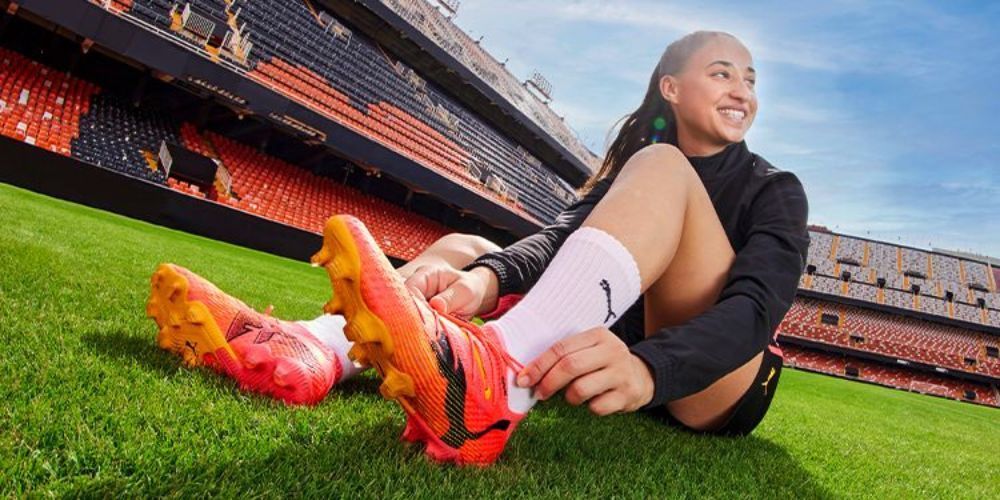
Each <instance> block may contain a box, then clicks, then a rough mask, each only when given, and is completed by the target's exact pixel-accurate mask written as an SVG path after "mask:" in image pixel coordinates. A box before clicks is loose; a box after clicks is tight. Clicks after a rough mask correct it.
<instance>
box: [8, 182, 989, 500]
mask: <svg viewBox="0 0 1000 500" xmlns="http://www.w3.org/2000/svg"><path fill="white" fill-rule="evenodd" d="M0 221H2V223H3V229H2V231H0V338H3V339H6V344H5V345H4V347H3V349H2V350H0V374H2V375H3V378H2V382H0V400H2V401H3V403H2V408H3V410H2V412H0V429H2V431H0V471H2V472H0V495H2V496H16V497H21V496H25V495H46V496H48V495H60V496H61V495H68V496H88V497H89V496H102V497H104V496H119V495H168V496H185V497H186V496H194V495H203V494H211V495H224V496H237V495H244V494H245V495H248V496H254V497H280V496H286V495H310V496H319V495H323V496H352V497H353V496H380V497H381V496H385V497H429V496H476V497H479V496H497V497H514V496H537V495H545V496H592V497H603V496H611V495H613V496H620V497H634V496H643V497H691V496H708V497H762V496H779V497H799V498H816V497H840V496H850V497H884V496H888V497H894V498H895V497H917V496H921V497H923V496H932V497H941V498H954V497H967V498H986V497H997V496H998V495H1000V491H998V490H997V487H998V486H997V473H998V471H1000V411H998V410H995V409H989V408H983V407H977V406H973V405H969V404H963V403H958V402H954V401H948V400H942V399H938V398H933V397H928V396H920V395H916V394H910V393H905V392H901V391H895V390H890V389H883V388H880V387H874V386H869V385H865V384H859V383H855V382H849V381H844V380H839V379H834V378H830V377H824V376H820V375H814V374H810V373H804V372H798V371H793V370H786V371H785V373H784V374H783V375H782V379H781V383H780V389H779V390H778V392H777V396H776V398H775V400H774V404H773V406H772V408H771V411H770V413H769V414H768V416H767V418H766V419H765V420H764V422H763V423H762V424H761V426H760V427H759V428H758V429H757V431H756V432H755V433H754V434H753V436H751V437H749V438H744V439H729V438H713V437H704V436H696V435H692V434H688V433H685V432H682V431H679V430H676V429H672V428H668V427H666V426H664V425H662V424H661V423H659V422H657V421H655V420H653V419H652V418H649V417H647V416H645V415H638V414H635V415H616V416H612V417H607V418H602V419H598V418H594V417H591V416H590V415H589V414H588V413H587V412H586V411H584V410H581V409H578V408H573V407H570V406H568V405H566V404H565V403H562V402H559V401H555V400H553V401H549V402H546V403H544V404H541V405H539V406H538V407H537V408H536V410H534V411H533V412H532V413H531V415H529V417H528V418H527V419H526V420H525V421H524V423H523V424H522V425H521V427H520V429H519V430H518V432H517V433H516V434H515V435H514V437H513V439H512V440H511V442H510V445H509V446H508V448H507V452H506V454H505V455H504V457H503V458H502V459H501V461H500V462H499V463H498V464H497V465H495V466H493V467H491V468H488V469H482V470H480V469H468V468H456V467H451V466H437V465H434V464H432V463H429V462H428V461H427V460H425V459H424V458H423V456H422V455H421V453H420V452H419V450H417V449H415V448H413V447H410V446H408V445H404V444H403V443H401V442H399V440H398V436H399V433H400V432H401V430H402V426H403V414H402V411H401V410H400V409H399V408H397V407H396V405H395V404H394V403H392V402H389V401H384V400H382V399H381V398H380V397H378V396H376V389H377V386H378V384H377V381H376V380H375V378H374V377H373V376H371V375H367V376H361V377H359V378H357V379H355V380H352V381H349V382H347V383H345V384H344V385H342V386H340V387H335V388H334V391H333V392H332V393H331V394H330V396H329V397H328V398H327V399H326V400H325V401H324V402H323V403H322V404H320V405H318V406H317V407H315V408H308V409H302V408H287V407H285V406H283V405H282V404H278V403H274V402H272V401H270V400H267V399H264V398H262V397H257V396H252V395H246V394H242V393H240V392H238V391H237V390H236V387H235V385H234V384H233V383H231V382H230V381H229V380H227V379H223V378H220V377H219V376H217V375H215V374H214V373H213V372H211V371H209V370H206V369H196V370H190V369H185V368H182V367H181V366H180V364H179V362H178V359H177V358H175V357H174V356H172V355H170V354H168V353H167V352H165V351H162V350H160V349H158V348H157V347H156V344H155V342H154V336H155V326H154V324H153V323H152V322H151V321H150V320H147V319H146V318H145V317H144V304H145V300H146V294H147V286H148V279H149V275H150V273H151V272H152V271H153V269H154V267H155V266H156V264H157V263H159V262H161V261H173V262H177V263H179V264H182V265H184V266H188V267H190V268H191V269H192V270H194V271H195V272H198V273H201V274H203V275H204V276H206V277H208V278H209V279H211V280H213V281H215V282H216V283H217V284H218V285H219V286H220V287H221V288H222V289H223V290H226V291H228V292H230V293H233V294H234V295H237V296H239V297H241V298H243V299H244V300H246V301H247V302H248V303H249V304H251V305H253V306H255V307H259V308H263V307H266V306H267V305H268V304H274V306H275V315H277V316H279V317H282V318H286V319H302V318H311V317H314V316H315V315H317V314H318V313H319V312H320V306H321V305H322V304H323V303H324V302H325V301H326V300H327V299H328V298H329V293H330V292H329V284H328V280H327V277H326V275H325V273H324V272H323V270H321V269H315V268H311V267H309V266H308V265H307V264H305V263H301V262H294V261H291V260H287V259H282V258H278V257H274V256H271V255H267V254H263V253H259V252H255V251H251V250H247V249H244V248H239V247H234V246H231V245H227V244H223V243H219V242H216V241H211V240H207V239H204V238H200V237H195V236H191V235H188V234H185V233H180V232H177V231H172V230H168V229H164V228H162V227H158V226H153V225H150V224H146V223H143V222H138V221H134V220H131V219H126V218H123V217H119V216H116V215H112V214H108V213H105V212H100V211H96V210H92V209H89V208H85V207H81V206H78V205H74V204H70V203H66V202H63V201H59V200H53V199H50V198H46V197H43V196H39V195H36V194H33V193H29V192H26V191H23V190H20V189H16V188H12V187H10V186H7V185H3V184H0Z"/></svg>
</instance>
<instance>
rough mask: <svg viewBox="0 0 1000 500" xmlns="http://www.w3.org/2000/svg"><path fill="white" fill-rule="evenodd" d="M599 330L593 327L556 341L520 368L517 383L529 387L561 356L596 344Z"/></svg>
mask: <svg viewBox="0 0 1000 500" xmlns="http://www.w3.org/2000/svg"><path fill="white" fill-rule="evenodd" d="M601 330H603V328H594V329H591V330H587V331H585V332H583V333H579V334H576V335H573V336H571V337H566V338H565V339H563V340H560V341H559V342H556V343H555V344H553V345H552V347H550V348H549V349H548V350H546V351H545V352H543V353H542V354H541V355H540V356H538V357H537V358H535V360H534V361H532V362H531V363H528V365H527V366H525V367H524V369H523V370H521V373H519V374H518V376H517V385H518V386H519V387H531V386H533V385H535V384H537V383H538V382H539V381H540V380H542V378H543V377H544V376H545V374H546V373H548V372H549V370H551V369H552V367H554V366H555V365H556V363H558V362H559V361H560V360H561V359H562V358H564V357H566V356H568V355H570V354H572V353H574V352H576V351H579V350H581V349H585V348H587V347H591V346H594V345H597V343H598V342H599V341H600V339H601ZM525 335H530V332H526V333H525Z"/></svg>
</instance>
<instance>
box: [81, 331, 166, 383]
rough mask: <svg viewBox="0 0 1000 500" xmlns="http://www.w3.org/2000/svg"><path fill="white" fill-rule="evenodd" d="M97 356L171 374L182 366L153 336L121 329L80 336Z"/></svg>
mask: <svg viewBox="0 0 1000 500" xmlns="http://www.w3.org/2000/svg"><path fill="white" fill-rule="evenodd" d="M80 338H81V340H83V343H84V344H86V345H87V346H89V347H90V348H91V349H92V350H93V351H94V352H96V353H97V354H98V355H99V356H102V357H105V358H110V359H114V360H117V361H120V362H129V363H138V364H139V365H140V366H141V367H143V368H145V369H147V370H149V371H152V372H158V373H161V374H164V375H172V374H174V373H177V370H178V369H179V368H180V367H181V366H182V365H181V362H180V358H178V357H177V356H174V355H172V354H169V353H168V352H166V351H164V350H162V349H160V348H159V347H157V345H156V340H155V337H153V336H150V337H137V336H135V335H129V334H127V333H125V332H123V331H116V332H88V333H85V334H83V335H82V336H81V337H80Z"/></svg>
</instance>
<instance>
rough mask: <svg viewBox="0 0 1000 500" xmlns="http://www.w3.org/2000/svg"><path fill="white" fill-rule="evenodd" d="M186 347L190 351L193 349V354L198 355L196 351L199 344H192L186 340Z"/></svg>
mask: <svg viewBox="0 0 1000 500" xmlns="http://www.w3.org/2000/svg"><path fill="white" fill-rule="evenodd" d="M184 347H187V348H188V349H191V352H192V353H193V354H195V355H197V354H198V350H197V349H195V348H196V347H198V343H197V342H191V341H190V340H185V341H184Z"/></svg>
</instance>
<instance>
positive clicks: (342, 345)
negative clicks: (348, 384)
mask: <svg viewBox="0 0 1000 500" xmlns="http://www.w3.org/2000/svg"><path fill="white" fill-rule="evenodd" d="M296 323H298V324H300V325H302V327H304V328H305V329H306V330H309V333H311V334H313V336H315V337H316V338H317V339H319V341H320V342H322V343H324V344H326V346H327V347H329V348H330V349H331V350H333V352H334V353H336V354H337V359H338V360H340V367H341V370H342V372H341V374H340V379H338V380H337V383H340V382H341V381H343V380H347V379H348V378H350V377H353V376H354V375H356V374H358V373H361V372H362V371H364V369H365V368H366V367H364V366H361V365H359V364H357V363H355V362H354V361H353V360H351V358H349V357H348V356H347V352H348V351H350V350H351V346H352V345H354V342H351V341H350V340H347V337H346V336H344V325H346V324H347V320H346V319H344V317H343V316H341V315H338V314H324V315H322V316H320V317H318V318H316V319H314V320H311V321H296Z"/></svg>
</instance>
